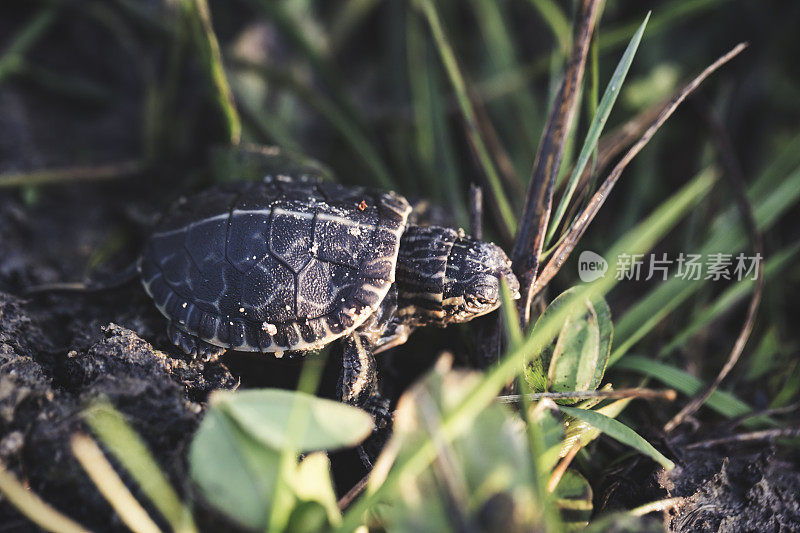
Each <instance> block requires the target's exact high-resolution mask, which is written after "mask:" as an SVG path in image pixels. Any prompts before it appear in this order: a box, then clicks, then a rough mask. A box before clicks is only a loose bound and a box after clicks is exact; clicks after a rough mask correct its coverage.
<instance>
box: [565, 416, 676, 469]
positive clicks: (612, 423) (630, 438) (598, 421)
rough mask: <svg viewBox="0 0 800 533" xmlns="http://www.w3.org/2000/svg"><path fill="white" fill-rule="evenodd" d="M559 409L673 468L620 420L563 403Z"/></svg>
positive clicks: (671, 464) (664, 465)
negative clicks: (565, 405) (566, 405)
mask: <svg viewBox="0 0 800 533" xmlns="http://www.w3.org/2000/svg"><path fill="white" fill-rule="evenodd" d="M559 409H561V410H562V411H564V413H566V414H568V415H570V416H571V417H573V418H577V419H579V420H583V421H584V422H586V423H588V424H590V425H592V426H593V427H595V428H596V429H599V430H600V431H602V432H603V433H605V434H606V435H608V436H609V437H612V438H614V439H615V440H617V441H619V442H621V443H622V444H625V445H627V446H630V447H631V448H633V449H634V450H636V451H638V452H640V453H643V454H644V455H647V456H648V457H650V458H652V459H653V460H654V461H656V462H657V463H659V464H660V465H661V466H663V467H664V468H666V469H667V470H672V469H673V468H675V463H673V462H672V461H670V460H669V459H667V458H666V457H665V456H664V455H663V454H662V453H661V452H659V451H658V450H656V449H655V448H654V447H653V445H652V444H650V443H649V442H647V441H646V440H644V439H643V438H642V437H641V436H640V435H639V434H638V433H636V432H635V431H634V430H632V429H631V428H629V427H628V426H626V425H625V424H623V423H622V422H620V421H618V420H615V419H613V418H609V417H607V416H606V415H604V414H601V413H598V412H597V411H591V410H587V409H578V408H574V407H564V406H563V405H562V406H559Z"/></svg>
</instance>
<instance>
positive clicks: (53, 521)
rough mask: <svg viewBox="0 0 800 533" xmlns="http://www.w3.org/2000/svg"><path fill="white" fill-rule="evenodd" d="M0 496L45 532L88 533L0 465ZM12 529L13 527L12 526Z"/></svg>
mask: <svg viewBox="0 0 800 533" xmlns="http://www.w3.org/2000/svg"><path fill="white" fill-rule="evenodd" d="M0 494H2V495H3V496H4V499H5V500H7V501H8V502H9V503H11V505H13V506H14V508H15V509H17V511H18V512H19V513H20V514H22V515H24V516H25V517H26V518H28V520H30V521H31V522H33V523H34V524H36V525H37V526H39V527H40V528H42V529H43V530H45V531H53V532H54V533H89V530H88V529H85V528H84V527H83V526H81V525H80V524H78V523H77V522H74V521H73V520H72V519H71V518H69V517H68V516H66V515H64V514H62V513H60V512H59V511H57V510H56V509H54V508H53V507H51V506H50V505H49V504H47V503H46V502H45V501H44V500H42V499H41V498H39V496H37V495H36V494H34V493H33V492H31V491H30V490H29V489H28V488H27V487H26V486H25V485H23V484H22V483H20V481H19V480H18V479H17V478H16V477H15V476H14V475H13V474H11V473H10V472H8V471H7V470H6V469H5V466H3V464H2V463H0ZM12 527H13V526H12Z"/></svg>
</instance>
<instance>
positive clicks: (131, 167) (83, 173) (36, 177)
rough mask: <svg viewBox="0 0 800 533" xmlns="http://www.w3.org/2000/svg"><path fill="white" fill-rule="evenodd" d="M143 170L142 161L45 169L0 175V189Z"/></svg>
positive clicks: (96, 178)
mask: <svg viewBox="0 0 800 533" xmlns="http://www.w3.org/2000/svg"><path fill="white" fill-rule="evenodd" d="M144 168H145V164H144V162H143V161H141V160H138V159H134V160H131V161H123V162H121V163H112V164H108V165H98V166H94V167H66V168H46V169H42V170H34V171H31V172H8V173H5V174H0V188H3V187H22V186H28V185H45V184H56V183H68V182H75V181H99V180H111V179H120V178H127V177H129V176H132V175H134V174H138V173H139V172H142V171H143V170H144Z"/></svg>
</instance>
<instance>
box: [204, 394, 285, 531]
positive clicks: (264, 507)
mask: <svg viewBox="0 0 800 533" xmlns="http://www.w3.org/2000/svg"><path fill="white" fill-rule="evenodd" d="M189 468H190V473H191V476H192V479H193V480H194V482H195V483H196V484H197V485H198V486H199V487H200V489H201V490H202V493H203V496H204V498H205V499H206V500H207V501H208V502H209V503H210V504H211V505H213V506H214V507H215V508H216V509H218V510H219V511H221V512H222V513H223V514H225V515H226V516H228V517H229V518H231V519H232V520H234V521H235V522H237V523H239V524H242V525H244V526H246V527H249V528H252V529H260V530H264V529H265V528H266V526H267V520H268V511H269V509H270V503H271V502H272V497H273V494H274V490H275V484H276V481H277V479H278V475H279V472H280V452H279V451H277V450H274V449H271V448H269V447H267V446H264V445H263V444H261V443H260V442H258V441H257V440H255V439H253V438H252V437H251V436H250V435H248V434H247V433H245V432H244V431H242V430H241V429H240V428H239V427H238V425H237V424H236V423H235V422H234V421H233V420H231V419H230V418H229V417H228V416H227V415H226V414H225V413H224V412H223V411H221V410H219V409H215V408H213V407H212V408H211V409H209V410H208V412H207V413H206V415H205V417H204V418H203V421H202V423H201V424H200V429H198V431H197V434H196V435H195V437H194V440H193V441H192V445H191V448H190V450H189Z"/></svg>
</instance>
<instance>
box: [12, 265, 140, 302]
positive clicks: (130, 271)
mask: <svg viewBox="0 0 800 533" xmlns="http://www.w3.org/2000/svg"><path fill="white" fill-rule="evenodd" d="M138 277H139V260H138V259H137V260H136V261H134V262H133V263H131V264H130V265H128V266H127V267H125V268H124V269H123V270H121V271H119V272H117V273H115V274H111V275H110V276H109V277H107V278H104V279H100V280H88V281H83V282H81V281H73V282H70V281H66V282H58V283H42V284H41V285H32V286H30V287H27V288H26V289H25V294H30V295H34V294H42V293H46V292H87V293H91V292H101V291H108V290H112V289H118V288H120V287H124V286H125V285H128V284H129V283H131V282H133V281H135V280H136V278H138Z"/></svg>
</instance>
